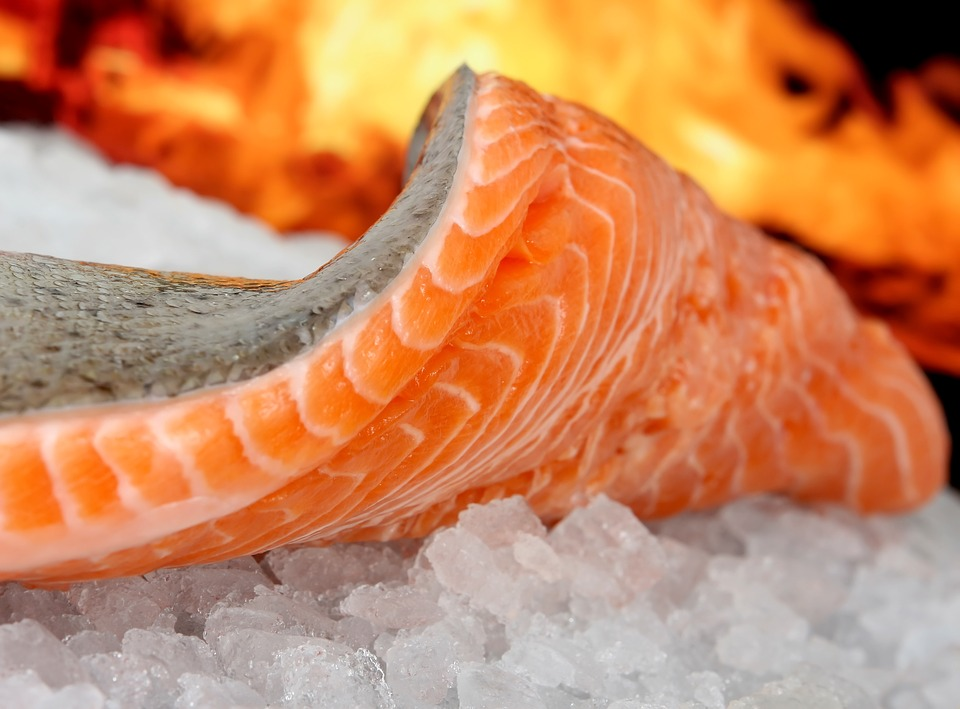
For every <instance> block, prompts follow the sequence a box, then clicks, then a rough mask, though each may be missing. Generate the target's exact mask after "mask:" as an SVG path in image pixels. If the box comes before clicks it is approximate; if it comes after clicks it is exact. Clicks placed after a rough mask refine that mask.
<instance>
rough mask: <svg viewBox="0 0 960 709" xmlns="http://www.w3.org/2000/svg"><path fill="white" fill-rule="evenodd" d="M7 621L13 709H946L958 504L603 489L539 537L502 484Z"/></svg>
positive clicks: (8, 610)
mask: <svg viewBox="0 0 960 709" xmlns="http://www.w3.org/2000/svg"><path fill="white" fill-rule="evenodd" d="M720 539H722V540H724V541H723V543H722V544H721V546H722V547H723V548H722V549H720V550H717V549H716V548H715V547H716V546H717V541H718V540H720ZM0 622H3V623H5V624H4V625H0V705H2V706H14V705H23V706H25V705H27V704H29V705H31V706H50V707H54V706H56V707H65V706H76V707H108V706H115V707H125V706H144V707H161V706H174V707H235V706H242V707H263V706H277V707H309V706H324V707H354V706H359V707H432V706H440V707H453V706H461V707H501V706H502V707H507V706H509V707H599V706H611V707H617V708H619V709H641V708H645V709H652V708H653V707H685V708H687V709H693V708H699V709H721V708H722V707H727V706H729V707H731V708H733V709H773V708H775V707H838V708H839V707H847V708H856V709H859V708H861V707H862V708H864V709H866V708H868V707H874V706H886V707H892V708H894V709H900V708H901V707H903V708H906V707H910V708H911V709H924V708H930V709H948V708H949V709H955V707H956V706H957V702H958V698H960V683H958V680H957V678H958V677H960V503H958V501H957V499H956V497H955V496H954V495H953V494H952V493H946V494H944V495H943V496H942V497H941V498H939V499H938V500H937V501H936V502H935V503H934V504H933V505H931V506H930V507H928V508H927V509H926V510H924V511H922V512H920V513H918V514H916V515H913V516H908V517H902V518H876V519H860V518H857V517H855V516H854V515H852V514H850V513H848V512H846V511H843V510H839V509H835V508H801V507H797V506H795V505H793V504H792V503H790V502H788V501H785V500H780V499H777V498H757V499H750V500H743V501H740V502H737V503H734V504H732V505H728V506H727V507H724V508H723V509H721V510H719V511H716V512H711V513H700V514H687V515H682V516H680V517H677V518H675V519H671V520H668V521H665V522H661V523H658V524H656V525H651V526H650V527H647V526H645V525H643V524H642V523H641V522H640V521H638V520H637V518H636V517H635V516H634V515H633V514H632V513H631V512H630V511H629V510H628V509H627V508H625V507H623V506H622V505H619V504H617V503H615V502H613V501H611V500H609V499H607V498H605V497H599V498H597V499H595V500H594V501H592V502H591V503H590V504H589V505H588V506H587V507H584V508H582V509H578V510H576V511H574V512H572V513H571V514H570V515H568V516H567V517H566V518H565V519H564V520H562V521H561V522H560V523H559V524H557V525H556V526H554V527H553V528H552V529H550V530H548V529H546V528H545V527H544V526H543V525H542V524H541V523H540V521H539V520H538V519H537V518H536V517H535V516H534V515H533V513H532V512H531V511H530V509H529V508H528V507H527V505H526V503H525V502H524V501H523V500H521V499H520V498H512V499H508V500H501V501H496V502H492V503H490V504H487V505H485V506H472V507H470V508H469V509H468V510H466V511H465V512H464V513H463V514H462V515H461V518H460V521H459V523H458V524H457V525H456V526H454V527H450V528H448V529H443V530H439V531H438V532H436V533H434V534H433V535H431V536H430V537H428V538H427V539H426V540H424V541H423V542H422V543H421V542H411V541H401V542H392V543H383V544H355V545H340V546H334V547H329V548H309V547H302V548H293V549H279V550H276V551H273V552H269V553H267V554H266V555H264V556H263V557H261V558H260V559H259V560H254V559H252V558H243V559H238V560H235V561H232V562H228V563H223V564H216V565H212V566H205V567H198V568H191V569H178V570H164V571H158V572H155V573H151V574H147V575H146V576H144V577H137V578H127V579H117V580H111V581H98V582H91V583H86V584H77V585H74V586H73V587H71V588H70V589H69V590H67V591H43V590H31V589H27V588H24V587H22V586H20V585H18V584H15V583H8V584H5V585H3V586H2V590H0Z"/></svg>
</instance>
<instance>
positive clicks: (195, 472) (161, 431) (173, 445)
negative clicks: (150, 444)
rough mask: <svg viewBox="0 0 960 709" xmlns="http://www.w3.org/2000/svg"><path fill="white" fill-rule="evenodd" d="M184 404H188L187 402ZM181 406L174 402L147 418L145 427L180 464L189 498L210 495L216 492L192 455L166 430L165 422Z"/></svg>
mask: <svg viewBox="0 0 960 709" xmlns="http://www.w3.org/2000/svg"><path fill="white" fill-rule="evenodd" d="M186 406H189V404H187V405H186ZM182 408H183V407H178V406H177V405H176V404H174V405H173V406H172V407H171V408H169V409H166V410H162V411H159V412H157V414H156V415H154V416H151V417H149V418H148V419H147V429H148V431H149V432H150V434H151V435H152V436H153V438H154V440H155V441H156V443H157V445H158V446H161V447H163V448H164V449H165V450H166V451H167V452H168V453H169V454H170V455H172V456H173V458H174V459H175V460H176V461H177V462H178V463H179V464H180V468H181V471H182V474H183V477H184V479H185V480H186V482H187V487H188V488H189V490H190V498H193V499H195V498H207V497H212V496H213V495H215V494H216V493H214V492H213V491H212V490H211V489H210V486H209V485H208V484H207V481H206V478H205V477H204V476H203V474H202V473H201V472H200V471H199V469H198V468H197V465H196V462H195V461H194V460H193V456H192V455H190V454H189V453H187V452H186V451H185V450H183V449H182V448H181V447H180V445H179V443H177V442H176V441H175V440H174V439H173V438H172V437H171V436H170V434H169V433H168V432H167V430H166V423H167V422H168V421H169V420H170V419H172V418H174V417H175V415H176V414H179V413H180V412H181V409H182Z"/></svg>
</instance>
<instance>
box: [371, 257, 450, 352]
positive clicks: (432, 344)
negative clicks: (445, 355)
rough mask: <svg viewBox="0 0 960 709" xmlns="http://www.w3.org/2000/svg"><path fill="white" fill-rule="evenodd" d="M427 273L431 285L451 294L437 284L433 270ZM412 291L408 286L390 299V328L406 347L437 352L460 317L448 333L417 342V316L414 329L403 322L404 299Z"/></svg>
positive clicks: (414, 319)
mask: <svg viewBox="0 0 960 709" xmlns="http://www.w3.org/2000/svg"><path fill="white" fill-rule="evenodd" d="M425 268H426V267H425ZM427 271H428V273H429V274H430V285H432V286H434V287H435V288H437V289H438V290H441V291H443V292H444V293H449V292H450V291H448V290H446V289H445V288H442V287H441V286H440V285H438V284H437V281H436V277H435V274H434V272H433V271H432V270H430V269H427ZM411 290H412V287H411V286H407V287H405V288H398V289H397V291H396V292H395V293H394V294H393V295H392V296H391V297H390V307H391V309H392V310H391V313H390V327H391V328H392V329H393V332H394V334H395V335H396V336H397V339H399V340H400V343H401V344H402V345H403V346H404V347H408V348H410V349H412V350H420V351H421V352H429V351H431V350H435V349H436V348H437V347H439V346H440V345H441V344H443V342H444V341H445V340H446V339H447V337H448V336H449V334H450V331H451V330H452V329H453V327H454V324H455V323H456V321H457V319H458V318H459V315H458V316H457V317H456V318H453V322H452V323H451V325H450V326H449V328H448V329H447V332H441V333H440V334H439V335H437V336H436V337H434V338H433V339H430V340H427V339H426V338H424V337H422V336H421V337H420V338H419V340H418V341H416V342H415V341H414V336H415V335H418V334H419V333H418V332H417V331H416V327H415V326H416V322H417V319H418V318H417V316H414V318H413V319H412V320H413V325H414V327H407V323H405V322H404V321H403V316H402V315H401V310H402V305H403V298H404V296H406V295H407V294H408V293H410V291H411ZM453 295H454V296H455V297H456V296H458V295H459V294H456V293H455V294H453ZM414 297H416V296H414ZM468 307H469V304H468ZM464 310H466V308H464ZM462 314H463V311H461V313H460V315H462Z"/></svg>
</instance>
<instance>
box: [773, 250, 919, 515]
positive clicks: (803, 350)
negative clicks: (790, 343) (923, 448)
mask: <svg viewBox="0 0 960 709" xmlns="http://www.w3.org/2000/svg"><path fill="white" fill-rule="evenodd" d="M779 265H781V266H784V267H785V268H784V270H785V272H786V274H787V275H789V276H792V278H790V279H784V283H785V284H786V285H787V288H786V291H787V304H788V306H789V314H790V318H789V324H790V329H791V330H792V332H793V334H794V337H795V341H796V343H797V347H798V349H799V354H800V357H801V361H806V362H807V363H808V366H810V367H811V368H812V369H814V370H818V371H820V372H822V373H823V374H824V376H826V377H827V379H828V380H829V381H831V382H833V383H835V384H836V391H837V392H838V393H841V394H842V395H843V396H844V397H845V398H847V399H848V400H849V401H850V402H852V403H853V404H854V405H855V406H856V405H857V404H858V401H859V397H858V396H855V395H851V391H850V388H849V386H848V385H847V384H846V382H845V380H844V378H843V377H842V376H841V375H840V372H839V370H838V369H837V367H836V365H835V363H832V362H826V361H825V360H823V359H822V358H821V357H819V356H817V355H815V354H814V352H813V349H812V348H811V347H810V345H809V343H808V341H807V339H806V337H805V336H804V329H803V327H802V325H801V323H802V322H803V318H802V309H801V307H800V304H799V302H798V300H799V299H798V291H801V290H802V291H804V292H809V287H808V286H809V284H810V283H809V273H808V270H809V269H804V268H802V267H801V268H800V269H799V271H797V270H796V269H795V268H794V267H793V264H791V263H789V262H787V263H784V262H780V264H779ZM791 283H792V284H793V285H794V287H792V288H791V287H790V285H791ZM791 384H792V382H791ZM795 388H796V391H797V392H798V393H801V397H802V399H803V400H804V401H808V402H809V404H808V405H807V408H808V410H809V411H811V412H812V413H814V414H815V421H816V422H817V427H818V429H819V430H820V431H822V435H823V436H824V437H825V438H827V440H829V439H830V437H831V436H830V433H829V431H830V429H829V427H828V425H827V423H826V421H825V420H824V417H823V415H822V412H821V411H820V407H819V405H818V404H817V402H816V401H813V400H812V399H810V398H809V397H808V395H807V393H806V391H804V390H802V389H801V388H799V387H795ZM868 413H869V412H868ZM884 424H885V425H886V422H884ZM834 435H836V434H834ZM843 439H844V440H845V441H846V442H845V443H844V445H845V446H846V447H847V450H848V451H849V452H850V454H851V456H852V460H853V462H854V463H855V465H854V466H853V469H852V470H851V471H850V474H849V475H848V477H847V480H846V486H845V487H846V492H845V495H844V499H845V502H846V503H847V504H848V505H850V506H852V507H856V504H855V503H856V499H855V498H856V495H857V494H858V492H859V491H860V489H861V487H862V485H863V473H864V470H863V457H862V454H861V449H860V446H861V445H863V443H862V442H861V441H860V440H859V439H858V438H857V437H856V436H853V435H852V434H850V433H845V434H843ZM894 446H895V450H896V455H897V458H898V461H897V464H898V466H899V465H900V463H901V460H900V458H901V453H902V451H901V450H900V447H899V442H898V441H896V440H895V441H894ZM902 470H903V468H899V467H898V472H900V471H902ZM901 475H902V472H901Z"/></svg>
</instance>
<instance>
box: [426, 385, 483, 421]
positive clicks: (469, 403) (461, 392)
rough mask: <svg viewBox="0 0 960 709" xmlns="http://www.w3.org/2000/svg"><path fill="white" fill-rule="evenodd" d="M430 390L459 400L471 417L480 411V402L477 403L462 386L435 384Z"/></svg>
mask: <svg viewBox="0 0 960 709" xmlns="http://www.w3.org/2000/svg"><path fill="white" fill-rule="evenodd" d="M432 388H433V389H436V390H438V391H443V392H446V393H447V394H449V395H450V396H453V397H456V398H458V399H460V400H461V401H462V402H463V403H464V404H465V405H466V407H467V410H468V411H469V412H470V415H471V416H472V415H473V414H475V413H477V412H478V411H479V410H480V402H479V401H477V398H476V397H475V396H474V395H473V394H471V393H470V392H469V391H467V390H466V389H464V388H463V387H462V386H459V385H457V384H451V383H449V382H437V383H436V384H434V385H433V387H432Z"/></svg>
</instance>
